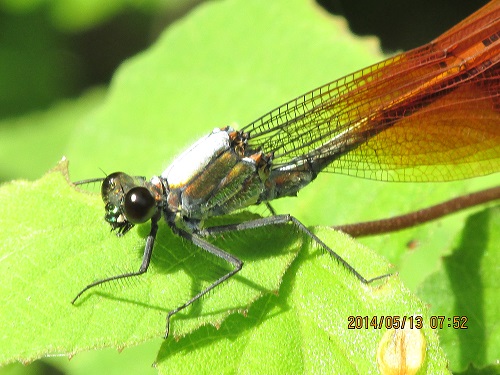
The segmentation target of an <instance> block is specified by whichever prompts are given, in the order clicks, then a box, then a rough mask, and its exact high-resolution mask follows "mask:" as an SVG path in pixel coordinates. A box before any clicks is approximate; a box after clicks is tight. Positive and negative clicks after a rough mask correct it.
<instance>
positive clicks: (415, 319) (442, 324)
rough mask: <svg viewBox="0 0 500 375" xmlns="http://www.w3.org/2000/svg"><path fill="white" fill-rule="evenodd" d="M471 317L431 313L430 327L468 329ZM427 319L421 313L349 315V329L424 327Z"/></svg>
mask: <svg viewBox="0 0 500 375" xmlns="http://www.w3.org/2000/svg"><path fill="white" fill-rule="evenodd" d="M468 320H469V319H468V318H467V317H466V316H464V315H460V316H452V317H446V316H444V315H431V316H430V317H429V321H428V323H429V327H430V328H432V329H443V328H453V329H467V328H468V327H467V321H468ZM425 323H426V321H425V320H424V318H423V317H422V316H420V315H415V316H404V315H403V316H400V315H380V316H378V315H374V316H368V315H365V316H361V315H350V316H348V317H347V328H348V329H370V328H371V329H382V328H387V329H390V328H394V329H404V328H410V329H414V328H415V329H422V328H424V325H425Z"/></svg>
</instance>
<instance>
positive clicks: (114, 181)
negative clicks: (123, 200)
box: [101, 172, 129, 203]
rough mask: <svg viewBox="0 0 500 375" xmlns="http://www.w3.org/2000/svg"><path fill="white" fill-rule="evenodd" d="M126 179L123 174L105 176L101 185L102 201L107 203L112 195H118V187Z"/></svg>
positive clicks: (116, 173)
mask: <svg viewBox="0 0 500 375" xmlns="http://www.w3.org/2000/svg"><path fill="white" fill-rule="evenodd" d="M128 177H129V176H127V175H126V174H125V173H123V172H115V173H111V174H110V175H107V176H106V178H105V179H104V180H103V181H102V185H101V196H102V200H103V201H104V202H105V203H107V202H109V201H110V200H111V199H112V198H113V195H117V194H119V187H120V186H121V185H123V184H124V183H125V182H126V179H127V178H128Z"/></svg>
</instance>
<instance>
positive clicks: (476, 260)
mask: <svg viewBox="0 0 500 375" xmlns="http://www.w3.org/2000/svg"><path fill="white" fill-rule="evenodd" d="M498 228H500V208H499V207H495V208H491V209H487V210H484V211H482V212H479V213H477V214H475V215H473V216H471V217H470V218H469V219H468V220H467V222H466V225H465V227H464V228H463V231H462V232H461V233H460V235H459V236H458V238H457V239H456V243H455V249H454V251H453V254H451V255H450V256H447V257H445V258H444V259H443V261H442V262H443V267H442V268H441V269H440V270H439V271H438V272H435V273H434V274H433V275H431V276H429V277H428V278H427V279H426V280H425V282H424V283H423V284H422V286H421V288H420V291H419V294H420V295H421V296H422V297H423V298H425V300H426V301H427V302H428V303H429V304H430V306H431V313H432V315H434V316H442V317H444V324H443V328H442V329H441V332H440V337H441V343H442V345H443V347H444V348H445V350H446V352H447V354H448V356H449V359H450V363H451V364H452V369H453V370H454V371H463V370H465V369H466V368H468V367H469V364H471V363H472V364H473V365H474V366H475V367H478V368H481V367H485V366H487V365H488V364H492V363H495V361H497V360H498V353H500V332H499V327H498V320H499V319H500V302H499V298H498V290H499V289H500V281H499V279H498V272H499V271H500V260H499V259H500V247H499V246H498V244H499V243H500V234H499V232H498ZM454 317H460V319H459V321H458V322H459V323H460V324H459V325H458V326H457V327H453V323H454V321H453V318H454ZM458 322H457V323H458ZM450 325H451V327H450Z"/></svg>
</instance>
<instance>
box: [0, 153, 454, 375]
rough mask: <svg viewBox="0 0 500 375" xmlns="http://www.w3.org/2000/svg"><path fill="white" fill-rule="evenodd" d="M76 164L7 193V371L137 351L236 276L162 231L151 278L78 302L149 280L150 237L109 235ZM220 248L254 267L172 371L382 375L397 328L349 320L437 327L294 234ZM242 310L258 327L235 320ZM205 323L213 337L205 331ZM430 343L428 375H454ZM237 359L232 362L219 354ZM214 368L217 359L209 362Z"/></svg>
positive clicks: (361, 254) (233, 285)
mask: <svg viewBox="0 0 500 375" xmlns="http://www.w3.org/2000/svg"><path fill="white" fill-rule="evenodd" d="M65 167H66V162H62V163H61V165H60V166H59V167H58V169H57V170H55V171H53V172H52V173H49V174H47V175H46V176H45V177H44V178H42V179H41V180H39V181H36V182H34V183H26V182H22V181H20V182H13V183H10V184H6V185H4V186H3V187H2V188H1V189H0V207H2V211H1V212H0V217H1V218H2V219H1V222H0V225H1V227H2V228H10V230H9V232H5V233H4V238H3V239H2V247H1V251H0V256H1V259H2V261H1V262H0V275H2V280H1V283H0V296H2V300H1V301H0V306H1V315H2V318H3V320H4V322H5V327H6V328H5V329H4V332H3V336H2V341H1V342H0V353H2V354H1V357H0V363H8V362H11V361H13V360H20V361H22V362H27V361H31V360H33V359H35V358H38V357H41V356H43V355H48V354H52V355H53V354H63V353H67V354H68V355H74V354H76V353H78V352H80V351H83V350H88V349H95V348H103V347H109V346H113V347H116V348H125V347H128V346H132V345H135V344H138V343H140V342H143V341H145V340H148V339H151V338H155V337H158V336H160V335H161V334H162V332H163V330H164V327H165V326H164V323H165V314H166V312H167V311H168V310H170V309H172V308H174V307H176V306H177V305H179V304H181V303H183V302H184V301H186V300H187V299H188V298H189V297H190V296H191V295H193V293H195V292H196V291H198V290H201V289H202V288H203V287H204V286H206V285H207V284H208V283H209V282H210V281H211V280H214V279H215V277H216V276H215V275H214V274H215V272H216V271H219V272H223V270H222V267H221V265H220V264H219V262H217V261H215V260H214V259H211V257H210V256H207V255H206V254H204V253H203V251H201V250H199V249H196V248H194V246H192V245H190V244H186V243H185V242H184V241H182V240H180V239H179V238H176V237H175V236H173V234H172V233H171V231H170V230H169V229H168V228H166V227H165V226H164V225H162V226H161V228H160V233H159V236H158V241H157V245H156V248H155V253H154V256H153V260H152V265H151V268H150V270H149V272H148V273H147V274H146V275H144V276H142V277H140V278H138V279H135V280H129V281H128V282H124V283H112V284H110V285H107V286H106V287H104V288H99V289H96V290H94V291H93V292H89V293H87V294H86V295H85V296H84V297H83V298H82V300H81V301H80V302H79V303H77V305H76V306H73V305H71V304H70V300H71V299H72V298H73V297H74V296H75V295H76V293H77V292H78V291H79V290H80V289H81V288H82V287H83V286H84V285H85V284H87V283H88V282H90V281H92V280H93V279H95V278H99V277H102V276H105V275H109V274H110V273H115V272H116V273H117V272H120V271H127V270H133V269H136V268H137V266H138V264H140V259H141V251H142V248H143V245H144V237H145V236H146V235H147V233H148V228H147V225H144V226H141V227H139V228H137V229H136V230H132V231H131V233H130V234H128V235H127V236H125V237H123V238H116V237H115V236H113V235H110V234H109V231H108V230H107V227H106V223H104V222H103V220H102V219H100V218H101V215H102V203H101V202H100V199H99V197H98V196H97V195H95V194H88V193H85V192H81V191H77V190H75V189H74V188H73V187H71V186H70V185H69V184H68V183H67V182H66V180H65V174H66V170H65ZM27 213H36V214H32V215H29V214H28V215H27ZM233 219H234V218H233ZM237 219H238V221H240V220H242V219H249V216H248V215H244V216H242V217H238V218H237ZM318 235H319V236H320V237H321V238H323V239H324V240H325V241H327V243H329V244H330V245H331V246H332V247H333V248H335V249H338V251H339V252H340V253H341V255H343V256H344V257H345V258H346V260H347V261H349V262H351V264H353V265H355V266H356V267H357V269H358V270H359V271H360V272H362V273H363V274H365V275H372V276H375V275H379V274H383V273H385V272H386V265H385V264H384V261H383V260H382V259H381V258H380V257H378V256H376V255H375V254H374V253H373V252H370V251H369V250H367V249H366V248H364V247H362V246H360V245H359V244H357V243H356V242H354V241H353V240H351V239H349V238H348V237H347V236H344V235H341V234H339V233H335V232H333V231H331V230H321V231H319V232H318ZM215 243H216V244H217V245H218V246H220V247H223V248H225V249H230V251H231V253H233V254H234V255H236V256H238V257H240V258H241V259H242V260H244V261H245V267H244V268H243V270H242V271H241V272H240V273H239V274H238V275H237V276H235V277H234V278H232V279H231V280H230V281H228V282H227V283H225V284H223V285H222V286H220V287H218V288H217V289H215V290H214V291H212V292H211V293H210V295H209V296H208V297H207V298H205V299H203V300H202V301H200V302H198V303H196V304H195V305H194V306H193V308H192V309H191V310H190V312H189V313H187V314H184V313H183V314H178V315H177V316H175V318H174V319H173V321H172V330H173V335H174V336H175V337H178V338H180V337H182V336H185V335H188V336H186V337H185V338H183V339H181V340H180V341H175V340H173V339H172V338H171V339H170V340H167V341H165V343H164V345H163V347H162V350H161V351H160V353H159V355H158V368H159V369H160V372H167V371H172V370H175V371H176V372H177V373H179V372H186V373H187V372H189V371H191V370H192V369H191V370H190V369H189V368H187V367H185V366H183V365H182V364H183V363H185V362H186V360H187V358H186V357H187V356H188V355H189V357H190V358H189V360H188V362H189V363H192V364H198V365H199V366H207V365H209V366H210V368H211V369H213V370H214V371H215V372H222V371H224V369H228V368H232V369H237V368H240V367H241V366H243V370H244V371H247V370H248V371H249V372H252V373H253V372H254V371H253V369H255V370H256V369H258V368H262V367H261V366H262V362H261V360H264V361H265V362H267V363H268V364H269V366H271V367H268V368H267V369H269V370H270V371H271V372H274V371H275V370H276V371H278V370H283V371H286V372H297V369H301V370H299V372H302V370H303V371H307V372H312V373H316V372H317V371H319V370H322V369H323V370H326V369H336V371H342V370H343V371H346V372H362V373H364V372H367V371H376V368H377V367H376V366H377V364H376V361H375V356H374V355H375V353H376V350H377V345H378V342H379V341H380V340H381V335H382V334H383V332H384V331H385V330H380V329H372V328H370V329H357V330H348V329H347V324H348V322H349V321H348V317H349V316H350V315H359V316H386V315H399V316H413V315H423V316H424V320H425V319H427V313H426V308H425V306H424V304H423V303H422V302H420V301H419V300H418V299H416V298H415V297H414V296H411V294H410V293H409V292H408V291H407V290H406V289H405V288H404V287H403V286H402V284H401V283H400V282H399V281H398V278H397V277H396V276H393V277H391V278H389V279H387V280H384V281H381V282H378V283H375V284H374V285H370V286H365V285H363V284H361V283H360V282H359V280H357V279H356V278H355V277H354V276H353V275H352V274H351V273H350V272H349V271H347V270H345V269H344V268H343V267H342V266H340V265H339V264H338V263H336V262H335V261H334V260H332V259H331V258H330V257H328V256H324V254H323V252H322V251H319V250H318V249H316V248H315V247H314V246H312V247H311V244H310V241H304V236H301V235H299V233H297V231H296V230H294V229H293V228H292V227H291V226H278V227H276V228H269V227H266V228H261V229H257V230H252V231H243V232H241V233H237V234H236V233H232V234H228V235H224V237H223V238H219V239H217V240H216V241H215ZM134 249H135V250H134ZM299 250H300V252H299ZM297 253H299V254H300V255H299V257H298V258H297V259H296V261H293V260H294V259H295V257H296V256H297ZM292 261H293V263H292ZM118 270H120V271H118ZM283 275H284V276H283ZM282 277H283V280H282ZM276 294H277V296H276ZM254 301H257V302H256V303H254ZM237 311H239V312H240V313H243V314H244V315H247V316H246V317H244V316H242V315H238V314H236V315H234V314H233V313H234V312H237ZM230 314H233V315H232V316H231V318H230V319H228V320H227V321H224V319H225V318H227V317H228V316H229V315H230ZM206 324H210V326H207V327H204V328H202V329H198V328H199V327H200V326H202V325H206ZM214 325H215V326H217V327H219V326H220V327H221V328H220V330H216V329H215V328H214V327H213V326H214ZM197 329H198V330H197ZM193 331H194V333H192V332H193ZM422 332H423V334H424V335H425V337H426V342H427V351H426V353H427V354H426V355H427V361H428V362H426V364H425V366H427V367H428V368H432V369H433V370H435V371H433V373H436V371H438V372H442V371H444V369H445V367H446V361H445V360H444V358H443V353H442V352H441V350H440V349H439V346H438V340H437V336H436V335H435V333H434V332H433V331H432V330H429V329H428V328H424V329H423V331H422ZM190 333H192V334H190ZM189 334H190V335H189ZM27 337H29V338H30V340H29V341H26V338H27ZM188 348H189V350H188V353H189V354H188V353H186V350H187V349H188ZM266 348H267V349H266ZM271 349H273V350H274V351H273V350H271ZM224 350H225V351H227V353H226V358H227V361H226V362H221V361H218V360H217V358H216V356H215V355H214V356H210V353H215V352H219V353H220V352H221V351H224ZM234 352H236V355H235V354H234ZM238 352H239V353H238ZM276 353H283V354H284V355H283V356H282V357H276ZM301 353H302V355H300V354H301ZM243 354H244V355H243ZM285 354H286V355H285ZM207 355H208V357H207ZM210 357H211V358H214V362H213V363H211V364H207V361H206V358H210ZM203 358H204V359H205V360H202V359H203ZM255 358H260V359H259V361H255ZM266 358H267V359H266ZM290 359H294V360H293V361H290ZM271 363H272V365H271ZM202 368H203V367H201V368H198V370H201V369H202Z"/></svg>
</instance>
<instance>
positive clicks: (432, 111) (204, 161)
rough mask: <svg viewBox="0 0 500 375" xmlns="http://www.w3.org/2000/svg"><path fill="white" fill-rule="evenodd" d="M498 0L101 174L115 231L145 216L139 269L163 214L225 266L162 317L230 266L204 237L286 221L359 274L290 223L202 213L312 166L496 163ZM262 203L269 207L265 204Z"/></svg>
mask: <svg viewBox="0 0 500 375" xmlns="http://www.w3.org/2000/svg"><path fill="white" fill-rule="evenodd" d="M499 52H500V2H498V1H492V2H490V3H489V4H487V5H486V6H485V7H483V8H482V9H480V10H479V11H477V12H476V13H475V14H473V15H471V16H470V17H468V18H467V19H465V20H464V21H462V22H461V23H459V24H458V25H457V26H455V27H453V28H452V29H451V30H449V31H448V32H446V33H445V34H443V35H442V36H440V37H439V38H437V39H436V40H434V41H433V42H431V43H429V44H427V45H424V46H422V47H420V48H417V49H414V50H412V51H409V52H407V53H403V54H400V55H397V56H394V57H392V58H389V59H387V60H385V61H383V62H380V63H378V64H376V65H373V66H370V67H368V68H365V69H363V70H360V71H358V72H355V73H353V74H351V75H348V76H346V77H343V78H341V79H338V80H336V81H333V82H331V83H328V84H326V85H324V86H321V87H319V88H317V89H315V90H313V91H310V92H308V93H306V94H304V95H302V96H300V97H298V98H296V99H294V100H292V101H290V102H288V103H285V104H284V105H282V106H280V107H278V108H276V109H275V110H273V111H271V112H269V113H267V114H265V115H264V116H262V117H261V118H259V119H257V120H256V121H254V122H252V123H250V124H249V125H247V126H245V127H243V128H242V129H241V130H235V129H233V128H232V127H229V126H226V127H222V128H216V129H214V130H213V131H212V132H211V133H210V134H208V135H207V136H205V137H203V138H201V139H200V140H198V141H197V142H196V143H194V144H193V145H192V146H191V147H190V148H189V149H188V150H186V151H185V152H184V153H182V154H181V155H180V156H179V157H177V158H176V159H175V160H174V162H173V163H172V164H171V165H170V167H168V168H167V169H166V170H165V171H164V172H163V173H162V174H161V175H160V176H154V177H153V178H151V180H149V181H148V180H146V179H145V178H142V177H132V176H129V175H127V174H125V173H122V172H116V173H112V174H110V175H108V176H107V177H106V178H103V179H93V180H86V181H80V182H78V183H77V184H83V183H87V182H90V181H100V182H102V186H101V193H102V198H103V200H104V203H105V210H106V214H105V219H106V221H107V222H108V223H109V224H110V225H111V227H112V229H113V230H116V231H117V234H118V235H124V234H126V233H127V232H128V231H129V230H130V229H131V228H132V227H133V226H134V225H136V224H140V223H145V222H147V221H151V230H150V233H149V235H148V237H147V239H146V244H145V249H144V255H143V260H142V264H141V266H140V268H139V270H138V271H136V272H129V273H125V274H120V275H116V276H113V277H109V278H105V279H102V280H99V281H96V282H93V283H91V284H89V285H88V286H87V287H85V288H84V289H83V290H82V291H81V292H80V293H78V295H77V296H76V297H75V299H74V300H73V303H74V302H75V301H76V300H77V299H78V298H79V297H80V296H81V295H82V294H83V293H84V292H86V291H87V290H89V289H91V288H93V287H95V286H97V285H100V284H103V283H106V282H109V281H111V280H116V279H121V278H127V277H133V276H139V275H141V274H143V273H145V272H146V271H147V269H148V266H149V263H150V259H151V254H152V251H153V245H154V241H155V238H156V234H157V230H158V221H159V220H160V219H161V217H163V218H164V219H165V221H166V222H167V223H168V225H169V227H170V228H171V229H172V231H173V232H174V233H176V234H177V235H179V236H181V237H183V238H185V239H187V240H189V241H191V242H192V243H193V244H195V245H196V246H198V247H200V248H202V249H203V250H206V251H207V252H209V253H211V254H213V255H214V256H216V257H219V258H221V259H223V260H225V261H227V262H228V263H230V264H231V265H232V266H233V269H232V270H231V271H230V272H228V273H227V274H225V275H223V276H222V277H220V278H219V279H217V280H216V281H215V282H213V283H212V284H211V285H209V286H208V287H207V288H205V289H204V290H202V291H200V292H199V293H197V294H196V295H195V296H193V297H192V298H191V299H189V300H188V301H187V302H185V303H183V304H182V305H180V306H178V307H177V308H175V309H173V310H172V311H170V312H169V313H168V315H167V328H166V334H165V336H168V333H169V324H170V318H171V317H172V315H174V314H175V313H177V312H179V311H181V310H183V309H185V308H186V307H188V306H190V305H191V304H192V303H193V302H195V301H196V300H198V299H199V298H200V297H202V296H203V295H205V294H206V293H208V292H209V291H210V290H212V289H214V288H215V287H217V286H218V285H219V284H221V283H223V282H224V281H226V280H228V279H229V278H230V277H232V276H233V275H235V274H236V273H237V272H238V271H240V270H241V268H242V266H243V263H242V261H241V260H239V259H238V258H237V257H235V256H233V255H231V254H230V253H228V252H226V251H224V250H223V249H221V248H219V247H216V246H215V245H213V244H212V243H210V242H208V241H207V240H206V239H205V238H204V237H206V236H207V235H212V234H218V233H222V232H226V231H233V230H242V229H251V228H256V227H261V226H266V225H276V224H284V223H292V224H293V225H295V226H296V227H297V228H298V229H300V230H301V231H302V232H304V233H306V234H307V235H308V236H309V237H310V238H311V239H313V240H314V241H315V242H316V243H317V244H319V245H320V246H321V247H323V248H324V249H325V250H326V251H327V252H329V253H330V254H331V255H332V256H333V257H334V258H336V259H337V260H338V261H339V262H340V263H341V264H342V265H343V266H345V267H346V268H347V269H349V270H350V271H351V272H352V274H353V275H354V276H356V277H357V278H358V279H359V280H360V281H361V282H363V283H370V282H372V281H373V280H376V279H379V278H382V277H384V276H386V275H384V276H379V277H375V278H372V279H365V278H364V277H363V276H362V275H361V274H359V273H358V272H357V271H356V270H355V269H354V268H353V267H351V266H350V265H349V264H348V263H347V262H346V261H344V260H343V259H342V258H341V257H340V256H339V255H337V254H336V253H335V252H334V251H333V250H332V249H330V248H329V247H328V246H327V245H326V244H325V243H323V242H322V241H321V240H320V239H319V238H318V237H317V236H315V235H314V234H313V233H311V232H310V231H309V230H308V229H307V228H306V227H305V226H304V225H303V224H302V223H301V222H299V221H298V220H297V219H295V218H294V217H292V216H290V215H276V214H274V213H273V215H272V216H270V217H266V218H261V219H256V220H253V221H247V222H242V223H240V224H235V225H226V226H218V227H205V226H204V221H205V220H206V219H208V218H210V217H214V216H220V215H225V214H229V213H231V212H234V211H236V210H240V209H244V208H247V207H249V206H251V205H258V204H261V203H264V204H267V205H268V202H270V201H272V200H274V199H277V198H281V197H287V196H295V195H296V194H297V192H298V191H299V190H300V189H302V188H303V187H304V186H306V185H308V184H309V183H310V182H312V181H313V180H314V179H315V178H316V176H317V175H318V173H320V172H322V171H328V172H336V173H345V174H350V175H354V176H358V177H364V178H370V179H376V180H385V181H446V180H453V179H463V178H469V177H474V176H479V175H485V174H490V173H494V172H498V171H499V170H500V89H499V87H500V86H499V80H500V64H499V61H500V53H499ZM268 207H270V206H268Z"/></svg>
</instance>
